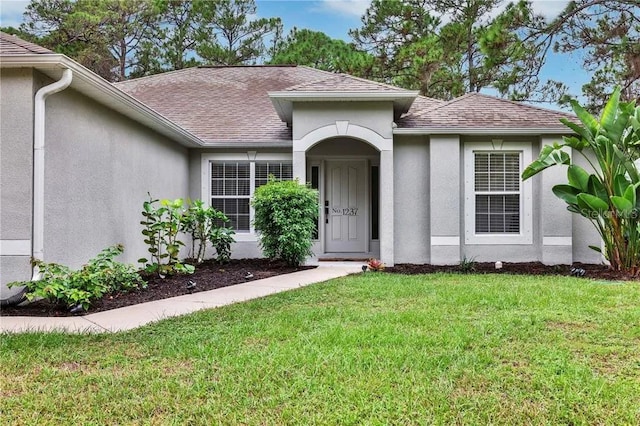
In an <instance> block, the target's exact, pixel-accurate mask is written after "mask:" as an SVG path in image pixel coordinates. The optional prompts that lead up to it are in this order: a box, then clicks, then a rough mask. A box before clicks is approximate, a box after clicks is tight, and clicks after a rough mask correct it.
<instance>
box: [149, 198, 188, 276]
mask: <svg viewBox="0 0 640 426" xmlns="http://www.w3.org/2000/svg"><path fill="white" fill-rule="evenodd" d="M158 201H159V200H154V199H152V198H151V196H149V201H145V202H144V203H143V205H142V207H143V210H142V216H144V220H143V221H141V222H140V224H141V225H144V229H143V230H142V235H144V237H145V239H144V242H145V243H146V244H147V245H148V246H149V247H148V249H147V250H148V251H149V253H150V254H151V256H150V259H147V258H141V259H138V262H140V263H142V264H144V269H145V271H147V272H152V273H153V272H157V273H158V274H159V275H160V276H161V277H162V276H164V275H165V274H171V273H174V272H187V273H193V271H194V270H195V268H194V267H193V266H191V265H187V264H183V263H181V262H180V260H179V258H178V255H179V254H180V247H183V246H184V243H183V242H182V241H180V240H179V239H178V233H179V232H180V230H181V229H182V219H183V216H184V208H183V205H184V202H183V201H182V198H177V199H175V200H162V201H160V207H156V203H158Z"/></svg>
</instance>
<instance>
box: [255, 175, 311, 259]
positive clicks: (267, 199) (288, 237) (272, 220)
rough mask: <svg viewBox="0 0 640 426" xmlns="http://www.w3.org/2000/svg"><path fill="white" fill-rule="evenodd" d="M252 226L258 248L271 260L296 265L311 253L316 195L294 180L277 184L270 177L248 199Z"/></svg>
mask: <svg viewBox="0 0 640 426" xmlns="http://www.w3.org/2000/svg"><path fill="white" fill-rule="evenodd" d="M252 204H253V207H254V208H255V219H254V222H253V223H254V226H255V227H256V229H257V230H259V232H260V247H261V248H262V251H263V253H264V255H265V256H266V257H268V258H271V259H283V260H284V261H285V262H287V263H288V264H289V265H292V266H298V265H300V264H301V263H302V262H303V261H304V260H305V258H307V257H308V256H310V255H311V254H312V252H311V244H312V235H313V231H314V229H315V225H316V221H317V219H318V192H317V191H316V190H314V189H311V188H309V187H307V186H305V185H301V184H300V183H299V182H298V181H297V180H295V181H282V182H278V181H275V180H273V179H272V178H270V180H269V182H268V183H267V184H266V185H263V186H261V187H259V188H258V189H256V191H255V194H254V196H253V200H252Z"/></svg>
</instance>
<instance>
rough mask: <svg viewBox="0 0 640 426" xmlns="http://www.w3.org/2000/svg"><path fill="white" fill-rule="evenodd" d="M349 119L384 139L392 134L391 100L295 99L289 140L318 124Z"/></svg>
mask: <svg viewBox="0 0 640 426" xmlns="http://www.w3.org/2000/svg"><path fill="white" fill-rule="evenodd" d="M336 121H349V123H350V124H357V125H360V126H362V127H366V128H368V129H371V130H373V131H375V132H377V133H378V134H380V135H381V136H382V137H384V138H391V137H392V128H391V123H392V122H393V104H392V103H391V102H348V103H344V102H343V103H337V102H318V103H311V102H309V103H306V102H297V103H295V104H294V106H293V123H294V125H293V139H294V140H297V139H301V138H302V137H303V136H304V135H306V134H307V133H309V132H311V131H313V130H315V129H318V128H320V127H323V126H326V125H329V124H335V122H336Z"/></svg>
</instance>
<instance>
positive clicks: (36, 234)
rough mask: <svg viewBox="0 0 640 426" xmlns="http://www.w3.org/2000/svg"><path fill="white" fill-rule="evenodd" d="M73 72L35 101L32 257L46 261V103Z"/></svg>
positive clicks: (35, 273)
mask: <svg viewBox="0 0 640 426" xmlns="http://www.w3.org/2000/svg"><path fill="white" fill-rule="evenodd" d="M72 79H73V72H72V71H71V70H70V69H65V70H64V71H63V72H62V77H61V78H60V80H58V81H56V82H54V83H51V84H49V85H48V86H44V87H42V88H40V90H38V91H37V92H36V96H35V99H34V102H35V111H34V117H33V237H32V243H31V244H32V245H31V256H32V257H33V258H34V259H40V260H44V259H43V256H44V142H45V118H46V117H45V101H46V99H47V97H49V95H53V94H55V93H58V92H61V91H63V90H64V89H66V88H67V87H69V85H70V84H71V80H72ZM38 279H40V273H39V272H38V270H37V268H34V269H33V277H32V278H31V280H32V281H36V280H38Z"/></svg>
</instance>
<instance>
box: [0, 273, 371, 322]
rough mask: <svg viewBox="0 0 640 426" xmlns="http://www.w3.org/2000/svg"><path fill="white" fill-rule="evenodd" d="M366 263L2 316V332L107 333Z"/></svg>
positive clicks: (252, 296) (329, 275) (323, 278)
mask: <svg viewBox="0 0 640 426" xmlns="http://www.w3.org/2000/svg"><path fill="white" fill-rule="evenodd" d="M363 264H364V262H363V263H358V262H322V263H320V264H319V266H318V267H317V268H315V269H308V270H305V271H300V272H294V273H291V274H285V275H278V276H275V277H271V278H266V279H263V280H256V281H249V282H246V283H243V284H238V285H234V286H230V287H223V288H218V289H215V290H210V291H203V292H200V293H193V294H187V295H184V296H178V297H172V298H170V299H163V300H156V301H154V302H147V303H141V304H139V305H133V306H126V307H124V308H119V309H112V310H110V311H104V312H97V313H95V314H88V315H84V316H77V317H62V318H59V317H0V332H3V333H20V332H25V331H63V332H68V333H105V332H116V331H124V330H131V329H133V328H137V327H140V326H143V325H145V324H149V323H152V322H155V321H159V320H162V319H165V318H170V317H175V316H179V315H185V314H189V313H191V312H196V311H199V310H202V309H209V308H217V307H219V306H225V305H231V304H232V303H237V302H244V301H246V300H251V299H257V298H259V297H264V296H268V295H270V294H275V293H280V292H283V291H287V290H292V289H295V288H299V287H304V286H307V285H309V284H314V283H318V282H322V281H326V280H330V279H332V278H338V277H342V276H345V275H348V274H352V273H355V272H361V271H362V265H363Z"/></svg>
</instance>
